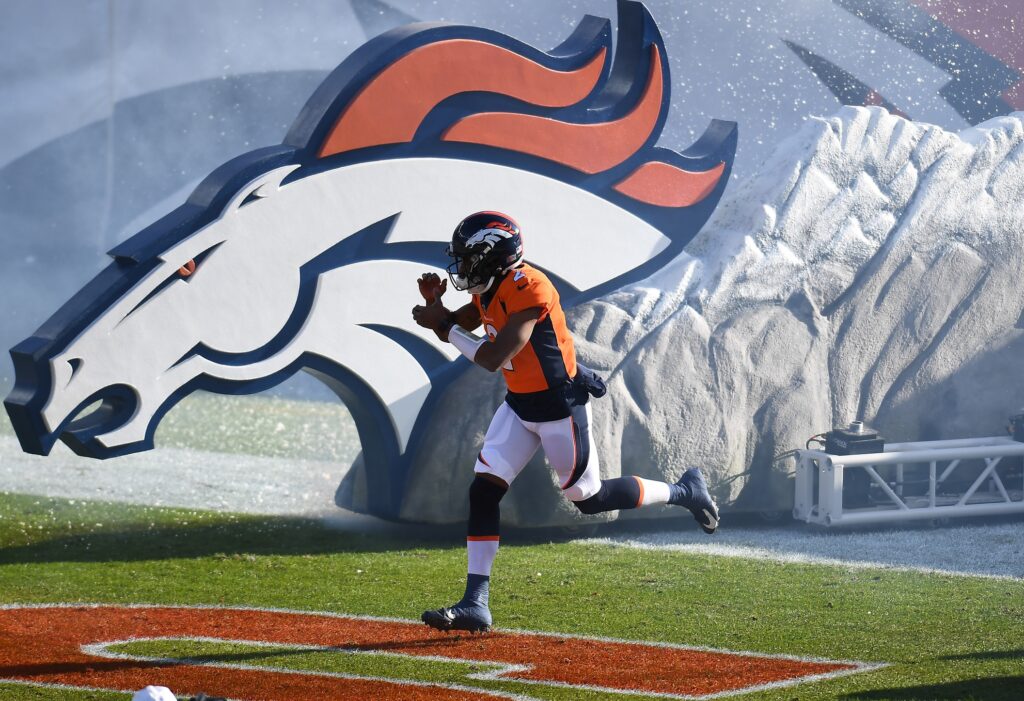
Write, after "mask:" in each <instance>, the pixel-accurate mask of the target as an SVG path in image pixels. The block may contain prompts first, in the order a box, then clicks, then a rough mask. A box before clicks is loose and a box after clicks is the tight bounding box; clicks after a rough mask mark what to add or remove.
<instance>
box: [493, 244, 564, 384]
mask: <svg viewBox="0 0 1024 701" xmlns="http://www.w3.org/2000/svg"><path fill="white" fill-rule="evenodd" d="M488 297H489V299H488ZM473 303H474V304H475V305H476V307H477V310H478V311H479V312H480V318H481V319H482V320H483V326H484V330H485V331H486V332H487V336H488V337H489V338H490V339H491V340H492V341H493V340H494V338H495V336H497V335H498V332H499V331H501V330H502V329H503V328H505V324H506V323H507V322H508V318H509V316H510V315H512V314H515V313H516V312H521V311H523V310H525V309H530V308H532V307H539V308H540V309H541V310H542V311H541V315H540V318H538V319H537V325H536V326H534V328H533V333H532V334H531V335H530V341H529V342H528V343H527V344H526V346H524V347H523V349H522V350H521V351H519V353H517V354H516V355H515V356H514V357H513V358H512V360H511V363H510V365H511V367H509V365H506V366H505V367H504V368H502V372H503V373H504V375H505V382H506V383H507V384H508V389H509V391H510V392H515V393H517V394H525V393H529V392H542V391H544V390H547V389H552V388H555V387H559V386H562V385H564V384H565V383H567V382H568V381H569V380H570V379H572V378H573V377H575V376H576V349H575V346H574V345H573V342H572V334H571V333H569V327H568V326H566V324H565V313H564V312H563V311H562V305H561V304H560V303H559V301H558V291H557V290H555V286H554V285H552V284H551V281H550V280H548V277H547V275H545V274H544V273H542V272H541V271H539V270H537V269H536V268H533V267H531V266H529V265H527V264H525V263H524V264H523V265H522V266H520V267H518V268H516V269H514V270H512V271H510V272H509V273H508V274H507V275H506V276H505V277H504V279H502V280H501V282H500V283H499V285H498V288H497V290H495V291H494V292H493V295H491V294H486V293H485V294H484V295H483V299H481V295H473Z"/></svg>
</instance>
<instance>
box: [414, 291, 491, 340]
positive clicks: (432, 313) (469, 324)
mask: <svg viewBox="0 0 1024 701" xmlns="http://www.w3.org/2000/svg"><path fill="white" fill-rule="evenodd" d="M412 318H413V320H414V321H415V322H416V323H417V324H419V325H420V326H422V327H423V328H425V329H430V330H431V331H433V332H434V333H435V334H437V337H438V338H439V339H440V340H442V341H448V332H449V331H450V330H451V329H453V328H455V327H457V326H458V327H461V328H463V329H466V330H467V331H472V330H473V329H475V328H477V327H478V326H480V324H481V323H482V322H481V320H480V312H479V311H477V308H476V305H474V304H466V305H463V306H461V307H459V308H458V309H456V310H455V311H451V310H450V309H447V308H446V307H445V306H444V305H443V304H441V300H440V299H438V300H436V301H435V302H434V303H433V304H427V305H419V306H416V307H413V308H412Z"/></svg>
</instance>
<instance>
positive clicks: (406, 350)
mask: <svg viewBox="0 0 1024 701" xmlns="http://www.w3.org/2000/svg"><path fill="white" fill-rule="evenodd" d="M617 44H618V46H617V50H616V55H615V57H614V60H611V50H612V49H611V29H610V23H609V22H608V20H605V19H599V18H595V17H590V16H587V17H585V18H584V19H583V20H582V21H581V22H580V24H579V25H578V26H577V27H576V29H575V30H574V32H573V33H572V35H571V36H570V37H569V38H568V39H567V40H566V41H565V42H564V43H563V44H562V45H560V46H558V47H557V48H555V49H554V50H552V51H551V52H549V53H546V52H543V51H540V50H537V49H535V48H533V47H530V46H528V45H526V44H523V43H521V42H518V41H516V40H514V39H511V38H509V37H507V36H504V35H501V34H499V33H497V32H494V31H490V30H487V29H481V28H477V27H462V26H451V25H437V24H416V25H410V26H407V27H403V28H399V29H396V30H393V31H391V32H388V33H386V34H384V35H381V36H379V37H377V38H375V39H373V40H371V41H370V42H368V43H367V44H365V45H364V46H362V47H361V48H359V49H358V50H357V51H355V52H354V53H353V54H352V55H351V56H350V57H349V58H348V59H346V60H345V61H344V62H343V63H342V64H341V65H340V66H338V68H337V69H335V70H334V71H333V72H332V73H331V74H330V75H329V76H328V77H327V79H326V80H325V81H324V82H323V84H322V85H321V86H320V87H319V88H318V89H317V90H316V92H315V93H314V94H313V96H312V97H311V98H310V100H309V101H308V103H307V104H306V105H305V107H304V108H303V109H302V111H301V113H300V114H299V116H298V118H297V119H296V121H295V123H294V124H293V125H292V127H291V129H290V131H289V133H288V135H287V137H286V139H285V141H284V143H283V144H281V145H279V146H272V147H268V148H263V149H259V150H256V151H253V152H251V153H247V154H245V155H243V156H240V157H238V158H236V159H234V160H231V161H229V162H227V163H225V164H224V165H222V166H221V167H219V168H217V169H216V170H215V171H214V172H213V173H211V174H210V175H209V176H208V177H207V178H206V179H205V180H204V181H203V182H202V183H201V184H200V185H199V186H198V187H197V188H196V190H195V191H194V192H193V193H192V195H191V196H190V197H189V199H188V201H187V202H186V203H185V204H184V205H183V206H181V207H179V208H178V209H176V210H175V211H173V212H172V213H170V214H169V215H167V216H166V217H164V218H163V219H161V220H159V221H157V222H155V223H154V224H152V225H151V226H149V227H148V228H146V229H144V230H143V231H141V232H139V233H138V234H136V235H134V236H133V237H131V238H129V239H128V240H127V241H125V242H123V243H122V244H120V245H118V246H117V247H115V248H114V249H113V250H112V251H111V252H110V255H111V257H112V258H113V262H112V263H111V264H110V265H109V266H108V267H107V268H106V269H104V270H103V271H102V272H100V273H99V274H98V275H97V277H96V278H94V279H93V280H92V281H91V282H90V283H89V284H88V285H86V286H85V287H84V288H83V289H82V290H81V291H80V292H78V293H77V294H76V295H75V296H74V297H73V298H72V299H71V300H70V301H69V302H68V303H67V304H65V305H64V307H62V308H61V309H60V310H59V311H58V312H57V313H56V314H55V315H54V316H53V317H52V318H50V319H49V320H48V321H47V322H46V323H45V324H44V325H43V326H42V327H41V328H40V329H39V330H38V331H37V332H36V333H35V334H34V335H33V336H31V337H30V338H28V339H26V340H25V341H23V342H22V343H20V344H18V345H17V346H16V347H14V348H13V349H12V350H11V355H12V357H13V359H14V364H15V373H16V383H15V387H14V389H13V391H12V392H11V394H10V396H9V397H8V398H7V400H6V401H5V406H6V408H7V411H8V413H9V415H10V417H11V420H12V422H13V424H14V427H15V430H16V432H17V435H18V438H19V440H20V442H21V445H22V448H23V449H24V450H26V451H28V452H32V453H38V454H47V453H48V452H49V451H50V449H51V448H52V446H53V444H54V443H55V442H56V441H57V440H62V441H63V442H65V443H66V444H67V445H68V446H70V447H71V448H72V449H73V450H74V451H75V452H77V453H79V454H81V455H86V456H91V457H95V458H108V457H112V456H117V455H122V454H125V453H131V452H137V451H141V450H147V449H149V448H151V447H152V446H153V435H154V432H155V430H156V427H157V425H158V423H159V422H160V419H161V417H162V416H163V415H164V414H165V413H166V412H167V411H168V410H169V409H170V408H171V407H172V406H174V404H175V403H176V402H178V401H179V400H180V399H181V398H182V397H184V396H185V395H187V394H189V393H190V392H193V391H195V390H207V391H213V392H220V393H231V394H241V393H252V392H259V391H261V390H264V389H266V388H268V387H271V386H273V385H275V384H277V383H279V382H281V381H283V380H284V379H286V378H287V377H289V376H290V375H292V374H293V373H295V372H297V371H298V370H300V369H301V370H306V371H307V372H310V373H312V374H314V375H315V376H316V377H318V378H321V379H322V380H323V381H324V382H326V383H327V384H329V385H330V386H331V387H332V388H333V389H334V390H335V391H336V393H337V394H338V395H339V397H341V399H342V400H343V401H344V402H345V404H346V405H347V406H348V408H349V410H350V411H351V412H352V414H353V417H354V418H355V421H356V425H357V428H358V430H359V436H360V440H361V442H362V447H363V456H364V460H365V462H366V465H367V471H366V472H367V474H368V475H370V476H371V484H370V485H369V486H370V492H371V494H370V504H371V510H372V511H373V512H375V513H378V514H380V515H384V516H387V515H394V514H396V513H397V509H398V502H399V500H400V498H401V492H402V486H403V484H404V479H405V473H406V471H407V469H408V464H409V462H408V454H409V452H410V450H411V446H414V444H415V441H416V440H417V430H418V428H419V427H420V425H421V424H422V423H423V422H422V421H421V420H420V419H421V417H422V415H423V414H424V409H425V407H426V406H427V405H428V404H429V403H430V402H431V401H434V399H435V398H436V395H437V394H438V393H437V392H436V391H435V387H437V386H439V384H441V383H440V382H439V380H441V379H442V377H444V378H445V379H447V377H446V376H447V375H450V374H452V373H459V372H462V371H464V370H465V369H466V367H468V365H467V364H465V363H463V362H455V363H452V362H449V361H452V360H453V359H455V358H456V356H457V353H456V352H454V351H453V349H452V348H451V347H450V346H448V345H447V344H441V343H439V342H438V341H437V339H436V338H435V337H434V336H433V334H430V333H429V332H425V330H424V329H421V328H419V327H417V326H416V325H414V324H413V323H412V322H411V320H410V319H409V313H408V309H409V307H410V306H411V304H412V303H413V301H414V300H413V299H412V298H411V297H410V298H406V297H402V298H400V299H398V298H390V297H388V296H386V295H382V294H381V293H380V289H381V282H382V281H395V282H400V281H403V280H404V281H411V280H414V279H415V278H416V277H417V276H418V275H419V274H420V273H422V272H423V270H424V269H433V270H436V271H437V272H439V273H443V271H444V268H445V265H446V261H445V257H444V245H443V243H444V242H447V240H448V238H449V236H450V230H451V228H452V227H453V226H454V224H455V223H456V222H458V221H459V220H460V219H461V218H462V217H463V216H465V214H466V213H467V212H472V211H479V210H485V209H498V210H502V211H508V212H513V213H515V215H516V217H517V219H518V220H519V221H520V223H521V224H522V226H523V228H524V231H526V232H528V237H527V241H526V255H527V259H528V260H529V261H530V262H531V263H532V264H534V265H536V266H537V267H539V268H542V269H543V270H545V271H547V272H548V273H549V274H550V277H551V278H552V279H553V280H554V281H555V282H556V285H557V286H558V287H559V291H560V293H561V295H562V299H563V302H564V304H565V305H566V306H567V307H570V306H573V305H575V304H579V303H580V302H583V301H585V300H588V299H592V298H594V297H596V296H598V295H600V294H602V293H604V292H607V291H609V290H612V289H615V288H617V287H619V286H621V285H622V284H624V283H625V282H628V281H629V280H633V279H640V278H642V277H644V276H646V275H649V274H650V273H652V272H653V271H655V270H657V269H658V268H659V267H661V266H662V265H664V264H665V262H667V261H668V260H669V259H671V258H672V257H674V256H675V255H676V254H677V253H678V252H679V251H681V250H682V248H683V246H684V245H685V244H686V243H687V242H688V241H689V240H690V239H692V238H693V236H694V235H695V234H696V233H697V231H698V230H699V229H700V227H701V226H702V225H703V224H704V222H705V221H706V220H707V218H708V216H709V215H710V213H711V212H712V210H713V209H714V207H715V206H716V204H717V202H718V200H719V198H720V197H721V194H722V191H723V189H724V187H725V184H726V182H727V180H728V174H729V171H730V167H731V164H732V160H733V155H734V152H735V147H736V125H735V124H733V123H731V122H722V121H717V120H715V121H713V122H712V123H711V125H710V126H709V128H708V129H707V130H706V131H705V133H704V135H703V136H702V137H701V138H700V139H699V140H698V141H697V142H696V143H695V144H694V145H693V146H691V147H690V148H689V149H688V150H686V151H685V152H683V153H676V152H674V151H671V150H667V149H663V148H657V147H656V146H655V143H656V141H657V138H658V136H659V134H660V132H661V129H662V127H663V125H664V122H665V118H666V115H667V111H668V105H669V78H668V76H669V72H668V60H667V56H666V53H665V47H664V43H663V41H662V38H661V35H660V34H659V32H658V29H657V27H656V25H655V23H654V21H653V19H652V18H651V16H650V15H649V14H648V12H647V10H646V9H645V8H644V7H643V6H642V5H641V4H639V3H634V2H625V1H623V2H620V4H619V26H618V42H617ZM595 231H597V232H600V233H599V234H594V233H593V232H595ZM598 251H599V252H600V255H597V252H598ZM410 289H412V288H410ZM89 407H95V408H94V409H93V410H90V411H88V412H86V411H85V410H86V409H87V408H89ZM83 413H85V414H86V415H84V416H83V415H82V414H83Z"/></svg>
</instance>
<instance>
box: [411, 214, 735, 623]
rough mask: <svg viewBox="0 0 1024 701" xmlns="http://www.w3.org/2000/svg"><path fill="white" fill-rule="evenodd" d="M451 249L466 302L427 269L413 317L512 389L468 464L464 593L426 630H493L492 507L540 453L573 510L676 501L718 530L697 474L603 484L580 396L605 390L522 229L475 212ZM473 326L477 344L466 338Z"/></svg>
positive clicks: (426, 617)
mask: <svg viewBox="0 0 1024 701" xmlns="http://www.w3.org/2000/svg"><path fill="white" fill-rule="evenodd" d="M447 252H448V256H449V257H450V258H451V265H449V267H448V275H449V278H450V279H451V282H452V285H453V286H454V287H455V288H456V289H458V290H464V291H467V292H469V293H470V294H471V295H472V302H471V303H470V304H467V305H465V306H463V307H461V308H459V309H456V310H454V311H452V310H449V309H446V308H445V307H444V305H443V304H442V302H441V296H442V295H443V294H444V292H445V290H446V289H447V287H448V280H441V279H440V278H439V276H438V275H436V274H434V273H426V274H424V275H423V276H421V277H420V279H419V280H418V284H419V289H420V293H421V294H422V296H423V299H424V302H425V303H424V304H423V305H419V306H416V307H414V308H413V310H412V315H413V318H414V319H415V321H416V323H417V324H419V325H420V326H422V327H425V328H428V329H431V330H432V331H434V333H436V334H437V337H438V338H440V339H441V340H442V341H446V342H448V343H451V344H452V345H454V346H455V347H456V348H457V349H458V350H459V351H460V352H461V353H462V354H463V355H464V356H466V357H467V358H468V359H469V360H471V361H472V362H474V363H476V364H477V365H479V366H480V367H482V368H484V369H485V370H488V371H490V372H494V371H496V370H498V369H499V368H500V369H501V371H502V373H503V374H504V376H505V381H506V383H507V384H508V393H507V394H506V395H505V401H504V402H503V403H502V404H501V406H500V407H498V410H497V411H496V412H495V414H494V418H493V419H492V420H491V424H490V427H489V428H488V429H487V434H486V436H485V437H484V445H483V448H482V449H481V451H480V454H479V455H478V456H477V460H476V465H475V466H474V468H473V471H474V473H475V477H474V479H473V482H472V484H471V485H470V487H469V525H468V529H467V535H466V548H467V551H468V559H469V567H468V574H467V577H466V591H465V594H464V595H463V597H462V599H461V600H460V601H459V602H458V603H456V604H453V605H452V606H449V607H445V608H440V609H435V610H432V611H426V612H424V614H423V622H424V623H426V624H427V625H429V626H432V627H434V628H437V629H439V630H467V631H485V630H488V629H489V628H490V626H491V622H492V621H491V612H490V609H489V608H488V593H489V587H490V574H491V564H492V563H493V562H494V557H495V555H496V554H497V552H498V520H499V508H498V505H499V503H500V502H501V498H502V497H503V496H504V495H505V492H506V491H507V490H508V488H509V485H510V484H512V481H513V480H515V478H516V476H517V475H518V474H519V472H520V471H521V470H522V469H523V467H525V466H526V463H527V462H529V460H530V458H531V457H532V456H533V454H534V453H535V452H536V451H537V448H538V447H541V446H543V448H544V453H545V455H546V456H547V459H548V462H549V463H550V464H551V467H552V468H553V469H554V471H555V474H556V475H557V476H558V483H559V484H560V485H561V488H562V492H563V493H564V494H565V496H566V497H567V498H568V499H570V500H571V501H572V502H573V503H574V504H575V505H576V508H578V509H579V510H580V511H581V512H583V513H585V514H597V513H600V512H602V511H612V510H615V509H635V508H638V507H641V506H648V505H650V504H677V505H679V506H683V507H685V508H687V509H689V510H690V511H691V512H692V513H693V516H694V518H696V520H697V523H698V524H699V525H700V527H701V528H702V529H703V530H704V532H706V533H714V532H715V529H716V528H717V527H718V508H717V506H716V505H715V502H714V500H713V499H712V498H711V495H710V494H709V493H708V490H707V485H706V484H705V482H704V477H703V475H701V472H700V470H698V469H697V468H690V469H688V470H686V471H685V472H683V474H682V476H681V477H680V478H679V481H678V482H676V483H674V484H672V483H668V482H659V481H655V480H649V479H645V478H642V477H635V476H628V477H617V478H614V479H601V474H600V468H599V466H598V460H597V455H596V453H594V452H593V451H592V450H591V445H590V416H591V414H590V405H589V403H588V400H589V398H590V397H591V396H594V397H599V396H601V395H603V394H604V392H605V387H604V382H603V381H602V380H601V378H600V377H598V376H597V375H596V374H595V373H594V372H593V371H591V370H590V369H588V368H586V367H584V366H582V365H580V364H579V363H577V362H576V351H575V349H574V347H573V339H572V334H571V333H570V332H569V329H568V327H567V326H566V323H565V314H564V313H563V311H562V306H561V304H560V303H559V299H558V292H557V291H556V290H555V287H554V285H552V284H551V281H550V280H548V278H547V276H545V275H544V273H542V272H541V271H539V270H537V269H536V268H533V267H531V266H530V265H528V264H527V263H524V262H523V241H522V236H521V234H520V231H519V226H518V225H517V224H516V223H515V222H514V221H513V220H512V219H511V218H510V217H508V216H506V215H504V214H500V213H498V212H477V213H476V214H471V215H470V216H468V217H466V218H465V219H464V220H462V221H461V222H460V223H459V225H458V226H457V227H456V228H455V233H454V234H453V235H452V241H451V245H450V246H449V247H448V250H447ZM481 325H482V326H483V327H484V331H485V335H484V336H482V337H478V336H475V335H474V334H472V333H470V332H471V331H473V330H475V329H477V328H478V327H480V326H481Z"/></svg>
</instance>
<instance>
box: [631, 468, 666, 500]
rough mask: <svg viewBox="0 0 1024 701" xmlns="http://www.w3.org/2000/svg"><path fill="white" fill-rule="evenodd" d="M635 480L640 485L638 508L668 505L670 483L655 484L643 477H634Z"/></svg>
mask: <svg viewBox="0 0 1024 701" xmlns="http://www.w3.org/2000/svg"><path fill="white" fill-rule="evenodd" d="M633 479H635V480H636V481H637V484H639V485H640V501H639V502H638V503H637V506H638V507H639V506H648V505H650V504H667V503H668V496H669V489H668V482H655V481H654V480H646V479H644V478H643V477H637V476H636V475H633Z"/></svg>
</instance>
